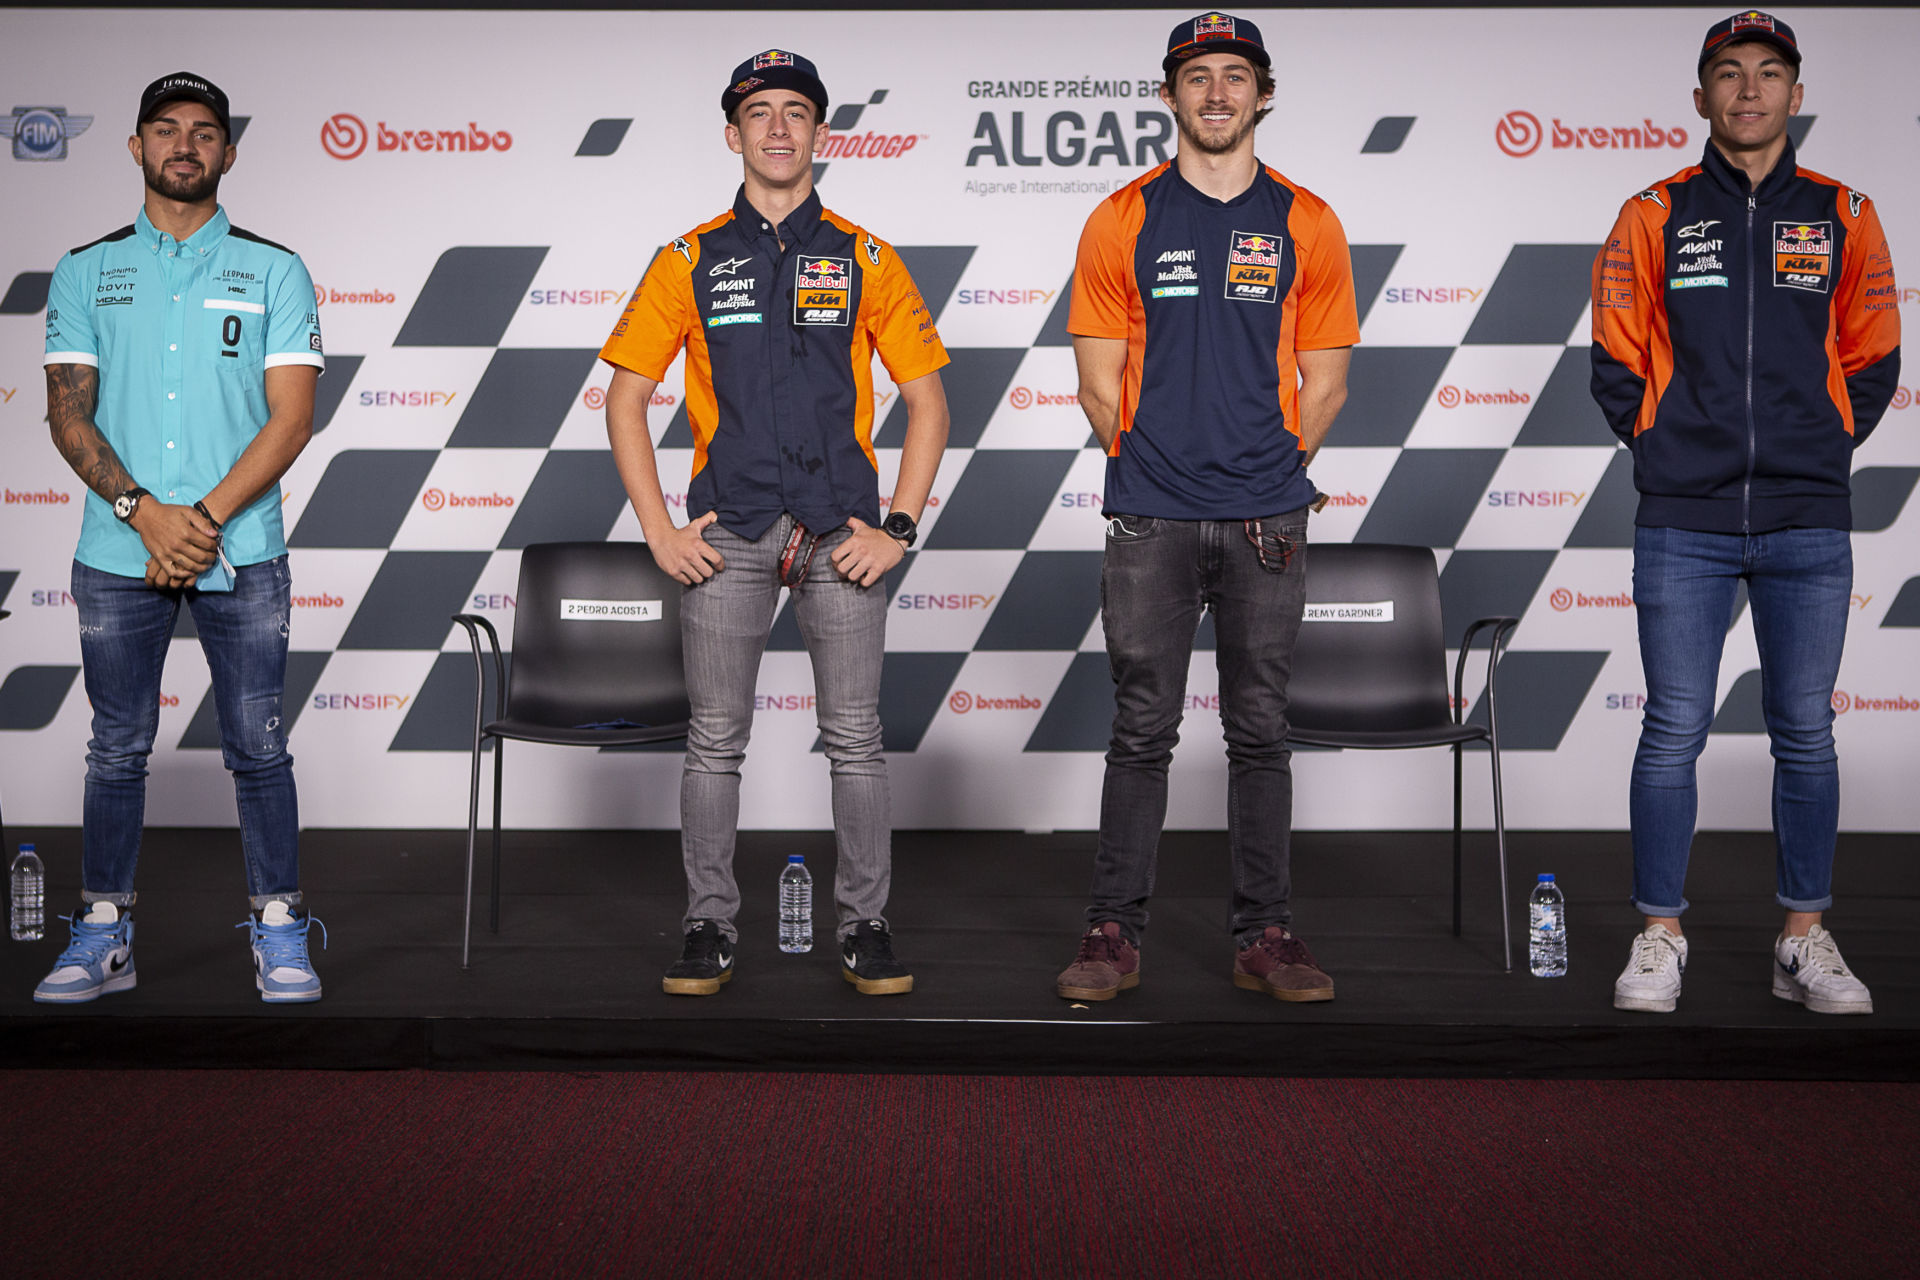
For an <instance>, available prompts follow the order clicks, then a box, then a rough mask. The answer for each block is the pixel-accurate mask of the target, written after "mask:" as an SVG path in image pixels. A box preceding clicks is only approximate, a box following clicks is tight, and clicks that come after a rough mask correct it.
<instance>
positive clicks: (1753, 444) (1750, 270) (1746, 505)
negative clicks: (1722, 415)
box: [1740, 192, 1760, 535]
mask: <svg viewBox="0 0 1920 1280" xmlns="http://www.w3.org/2000/svg"><path fill="white" fill-rule="evenodd" d="M1754 202H1755V197H1754V196H1753V194H1752V193H1751V192H1749V193H1748V195H1747V477H1746V479H1745V480H1743V481H1741V482H1740V532H1741V533H1743V534H1749V535H1750V534H1752V532H1753V467H1754V460H1755V456H1756V454H1757V453H1758V450H1759V443H1758V439H1757V432H1756V431H1755V428H1754V424H1753V288H1754V286H1753V281H1754V277H1755V276H1756V275H1757V274H1758V272H1759V267H1758V266H1757V263H1758V262H1759V261H1760V259H1759V256H1758V255H1756V254H1755V253H1754V252H1753V211H1754Z"/></svg>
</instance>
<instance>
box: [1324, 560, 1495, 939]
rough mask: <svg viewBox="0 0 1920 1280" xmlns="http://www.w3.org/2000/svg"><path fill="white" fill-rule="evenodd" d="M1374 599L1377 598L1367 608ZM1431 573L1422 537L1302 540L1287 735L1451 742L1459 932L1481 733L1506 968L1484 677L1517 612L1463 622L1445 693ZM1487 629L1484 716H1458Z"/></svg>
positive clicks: (1378, 744)
mask: <svg viewBox="0 0 1920 1280" xmlns="http://www.w3.org/2000/svg"><path fill="white" fill-rule="evenodd" d="M1374 606H1377V607H1374ZM1343 613H1344V615H1345V616H1343ZM1440 618H1441V615H1440V573H1439V569H1438V567H1437V565H1436V563H1435V561H1434V556H1433V551H1432V549H1431V548H1428V547H1405V546H1391V545H1387V544H1383V543H1364V542H1356V543H1326V542H1320V543H1314V544H1313V545H1312V546H1311V547H1309V548H1308V549H1307V620H1306V621H1305V622H1304V623H1302V624H1301V627H1300V639H1299V641H1298V643H1296V644H1295V646H1294V651H1293V673H1292V676H1291V678H1290V679H1289V681H1288V685H1287V740H1288V741H1289V742H1291V743H1297V744H1299V745H1302V746H1312V747H1341V748H1360V749H1367V750H1398V749H1401V748H1406V747H1452V748H1453V933H1454V936H1455V937H1459V936H1460V752H1461V748H1462V747H1464V746H1465V745H1466V744H1467V743H1469V742H1478V741H1481V740H1485V742H1486V743H1487V746H1488V748H1489V751H1488V755H1489V756H1490V758H1491V761H1492V766H1493V831H1494V843H1495V846H1496V847H1497V848H1498V849H1499V852H1500V932H1501V937H1502V939H1503V941H1504V943H1505V947H1506V963H1507V969H1508V971H1509V972H1511V971H1512V969H1513V932H1512V928H1511V913H1510V910H1509V908H1508V904H1507V824H1506V812H1505V808H1504V805H1503V803H1502V799H1501V794H1500V728H1499V725H1500V722H1499V717H1498V709H1497V703H1496V701H1495V697H1494V675H1495V670H1496V668H1497V666H1498V663H1499V660H1500V654H1501V652H1502V651H1503V650H1504V649H1505V647H1506V643H1507V641H1508V639H1509V638H1511V636H1512V634H1513V629H1514V628H1515V627H1516V626H1518V625H1519V623H1520V620H1519V619H1518V618H1481V619H1479V620H1477V621H1475V622H1473V623H1471V624H1469V625H1468V627H1467V629H1466V634H1465V635H1464V636H1462V637H1461V640H1460V656H1459V657H1458V658H1457V659H1456V660H1455V662H1454V665H1453V697H1452V699H1451V701H1449V699H1448V697H1447V680H1446V639H1445V637H1444V635H1443V634H1442V629H1441V621H1440ZM1483 631H1484V632H1486V633H1487V693H1486V703H1487V723H1486V724H1485V725H1477V724H1463V723H1462V722H1461V717H1460V713H1461V711H1462V709H1463V706H1462V700H1461V681H1462V678H1463V677H1464V675H1465V673H1466V667H1467V653H1468V651H1469V650H1470V649H1471V648H1472V647H1473V642H1474V640H1475V638H1476V637H1477V636H1479V635H1480V633H1481V632H1483Z"/></svg>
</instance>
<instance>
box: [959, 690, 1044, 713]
mask: <svg viewBox="0 0 1920 1280" xmlns="http://www.w3.org/2000/svg"><path fill="white" fill-rule="evenodd" d="M947 708H948V710H950V711H952V712H953V713H954V714H955V715H957V716H963V715H965V714H967V712H969V711H1038V710H1039V709H1040V699H1038V698H1035V697H1033V696H1031V695H1029V694H1025V693H1021V694H1016V695H1014V696H1013V697H1011V698H989V697H987V696H985V695H984V694H978V693H968V692H967V691H966V690H964V689H956V690H954V692H953V693H952V694H951V695H949V696H948V698H947Z"/></svg>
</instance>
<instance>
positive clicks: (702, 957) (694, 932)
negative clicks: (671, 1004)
mask: <svg viewBox="0 0 1920 1280" xmlns="http://www.w3.org/2000/svg"><path fill="white" fill-rule="evenodd" d="M732 976H733V943H732V942H731V941H729V940H728V938H727V935H726V934H724V933H722V932H720V926H719V925H717V924H715V923H714V922H713V921H711V920H696V921H695V922H694V925H693V928H691V929H689V930H687V945H686V946H685V947H683V948H681V951H680V962H679V963H678V964H676V965H674V966H673V967H672V968H671V969H668V970H667V976H666V977H664V978H662V979H660V989H661V990H662V991H664V992H666V993H667V994H668V995H670V996H710V995H715V994H717V993H718V992H719V990H720V984H721V983H723V982H725V981H726V980H727V979H728V978H731V977H732Z"/></svg>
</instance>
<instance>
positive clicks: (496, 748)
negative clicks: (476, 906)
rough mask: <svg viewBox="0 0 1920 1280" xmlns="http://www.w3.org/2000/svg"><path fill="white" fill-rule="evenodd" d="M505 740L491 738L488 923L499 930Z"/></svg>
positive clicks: (495, 930) (495, 929)
mask: <svg viewBox="0 0 1920 1280" xmlns="http://www.w3.org/2000/svg"><path fill="white" fill-rule="evenodd" d="M506 753H507V740H506V739H505V738H495V739H494V740H493V901H492V905H491V907H490V908H489V910H488V917H487V918H488V925H489V927H490V928H491V929H492V931H493V932H494V933H498V932H500V777H501V771H502V769H503V767H504V765H505V761H506Z"/></svg>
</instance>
